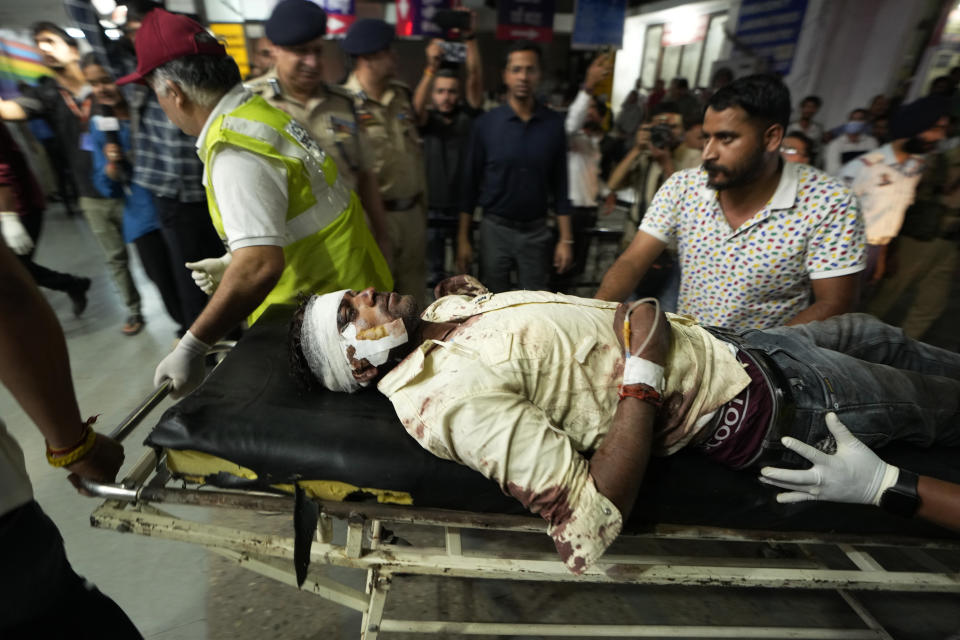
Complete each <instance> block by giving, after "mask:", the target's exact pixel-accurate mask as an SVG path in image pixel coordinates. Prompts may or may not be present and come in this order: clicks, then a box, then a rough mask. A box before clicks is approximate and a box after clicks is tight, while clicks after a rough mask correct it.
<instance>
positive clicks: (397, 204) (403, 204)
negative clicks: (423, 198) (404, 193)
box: [383, 193, 420, 211]
mask: <svg viewBox="0 0 960 640" xmlns="http://www.w3.org/2000/svg"><path fill="white" fill-rule="evenodd" d="M418 202H420V194H419V193H418V194H417V195H415V196H412V197H410V198H397V199H396V200H384V201H383V206H384V208H385V209H386V210H387V211H409V210H410V209H413V208H414V207H415V206H417V203H418Z"/></svg>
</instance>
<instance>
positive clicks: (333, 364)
mask: <svg viewBox="0 0 960 640" xmlns="http://www.w3.org/2000/svg"><path fill="white" fill-rule="evenodd" d="M347 291H348V290H347V289H344V290H343V291H335V292H333V293H327V294H324V295H319V296H313V297H312V298H310V301H309V302H307V307H306V309H305V310H304V312H303V328H302V329H301V330H300V348H301V349H302V350H303V356H304V357H305V358H306V359H307V365H308V366H309V367H310V371H312V372H313V375H315V376H317V378H318V379H319V380H320V382H321V383H322V384H323V386H324V387H326V388H327V389H330V390H331V391H346V392H349V393H353V392H354V391H356V390H357V389H359V388H360V383H359V382H357V381H356V380H355V379H354V377H353V368H352V367H351V366H350V362H349V361H348V360H347V358H346V354H344V352H343V349H342V348H341V346H340V332H339V331H337V311H339V310H340V303H341V302H342V301H343V296H344V295H345V294H346V293H347Z"/></svg>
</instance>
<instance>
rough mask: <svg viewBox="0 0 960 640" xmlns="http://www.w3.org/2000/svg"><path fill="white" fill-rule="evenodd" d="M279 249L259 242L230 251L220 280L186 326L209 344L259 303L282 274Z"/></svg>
mask: <svg viewBox="0 0 960 640" xmlns="http://www.w3.org/2000/svg"><path fill="white" fill-rule="evenodd" d="M283 267H284V259H283V249H282V248H281V247H277V246H270V245H262V246H254V247H243V248H240V249H237V250H235V251H234V252H233V259H232V260H231V261H230V266H229V267H227V270H226V271H225V272H224V273H223V280H222V281H221V282H220V285H219V286H218V287H217V290H216V291H215V292H214V294H213V297H211V298H210V301H209V302H208V303H207V306H206V307H205V308H204V310H203V313H201V314H200V317H198V318H197V319H196V321H194V323H193V326H192V327H190V333H192V334H193V335H194V336H195V337H196V338H197V339H198V340H200V341H202V342H205V343H207V344H213V343H214V342H216V341H217V340H219V339H220V338H222V337H223V336H224V335H225V334H226V333H227V332H228V331H230V330H231V329H233V328H234V327H235V326H237V325H238V324H240V322H242V321H243V319H244V318H246V317H247V316H248V315H249V314H250V313H251V312H252V311H253V310H254V309H256V308H257V307H258V306H260V304H261V303H262V302H263V300H264V298H266V297H267V294H268V293H270V291H271V290H272V289H273V287H274V286H276V284H277V281H278V280H279V279H280V275H281V274H282V273H283Z"/></svg>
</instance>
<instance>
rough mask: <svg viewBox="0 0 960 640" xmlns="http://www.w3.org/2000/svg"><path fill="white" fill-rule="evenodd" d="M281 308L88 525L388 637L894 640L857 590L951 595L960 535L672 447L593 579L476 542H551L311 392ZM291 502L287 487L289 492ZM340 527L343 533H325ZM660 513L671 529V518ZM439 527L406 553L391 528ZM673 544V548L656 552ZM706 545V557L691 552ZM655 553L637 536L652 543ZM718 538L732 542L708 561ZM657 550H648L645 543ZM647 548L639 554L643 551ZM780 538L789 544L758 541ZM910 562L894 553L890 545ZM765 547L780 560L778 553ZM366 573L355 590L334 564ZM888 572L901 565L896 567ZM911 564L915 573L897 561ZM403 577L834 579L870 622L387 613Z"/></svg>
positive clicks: (366, 403)
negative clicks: (235, 516) (218, 564)
mask: <svg viewBox="0 0 960 640" xmlns="http://www.w3.org/2000/svg"><path fill="white" fill-rule="evenodd" d="M289 313H290V310H289V309H271V310H270V311H268V313H267V315H265V316H264V317H263V318H262V319H261V320H260V321H259V322H258V323H257V324H256V325H255V326H254V328H253V329H252V330H250V331H249V332H248V333H247V334H246V335H245V336H244V337H243V339H242V340H241V341H240V342H239V344H238V345H237V346H236V348H235V349H233V350H232V351H231V352H230V353H229V354H228V355H227V357H226V358H225V359H224V361H223V362H222V363H221V364H220V365H219V366H218V367H217V368H216V369H215V370H214V371H213V373H211V375H210V376H208V378H207V380H206V381H205V382H204V384H203V385H202V386H201V387H200V388H199V389H198V390H197V391H195V392H194V393H193V394H191V395H190V396H188V397H187V398H185V399H184V400H182V401H181V402H179V403H178V404H176V405H174V406H173V407H171V408H170V409H169V410H167V411H166V412H165V413H164V415H163V417H162V418H161V420H160V421H159V423H158V424H157V426H156V427H154V429H153V431H152V432H151V434H150V436H149V437H148V438H147V441H146V444H147V448H146V452H145V453H144V455H143V456H142V457H141V458H140V460H139V461H138V462H137V464H136V465H135V466H134V468H133V469H132V470H131V472H130V473H129V475H128V476H127V477H126V478H124V479H123V481H122V482H121V483H120V484H116V485H104V484H97V483H87V488H88V490H90V491H91V493H93V494H94V495H96V496H98V497H101V498H105V500H104V502H103V503H102V504H100V505H99V506H98V507H97V508H96V510H95V511H94V512H93V514H92V516H91V522H92V524H93V526H95V527H100V528H105V529H114V530H117V531H121V532H126V533H138V534H141V535H147V536H156V537H162V538H168V539H172V540H180V541H184V542H192V543H196V544H200V545H203V546H205V547H206V548H208V549H209V550H211V551H212V552H214V553H217V554H219V555H221V556H225V557H227V558H230V559H232V560H234V561H235V562H237V563H239V564H240V565H242V566H244V567H246V568H248V569H250V570H252V571H255V572H257V573H260V574H263V575H265V576H268V577H270V578H273V579H276V580H279V581H281V582H284V583H287V584H290V585H292V586H300V587H301V588H302V589H304V590H307V591H311V592H313V593H315V594H317V595H319V596H321V597H323V598H326V599H328V600H330V601H332V602H335V603H337V604H340V605H343V606H345V607H348V608H350V609H353V610H356V611H358V612H361V613H362V622H361V629H360V637H361V638H364V639H370V640H374V639H376V638H378V637H379V636H380V634H381V633H389V632H407V633H417V634H427V633H443V634H448V635H452V634H465V635H473V634H490V635H511V636H520V635H539V636H557V637H560V636H572V637H583V636H610V637H614V636H616V637H691V638H891V636H890V634H889V633H888V632H887V631H886V630H884V629H883V627H882V626H881V624H880V623H879V622H878V621H877V619H876V618H875V617H874V616H873V615H872V614H871V613H870V611H868V610H867V608H866V607H865V606H864V605H863V603H862V602H861V601H860V600H859V599H858V598H857V596H856V595H855V593H854V592H857V591H901V592H939V593H956V594H960V573H958V567H957V561H958V560H957V559H958V558H960V553H958V552H960V539H958V537H957V536H955V535H951V534H950V533H948V532H946V531H944V530H942V529H938V528H936V527H933V526H932V525H927V524H925V523H923V522H920V521H912V520H911V521H907V520H899V519H896V518H893V517H891V516H887V515H886V514H884V513H882V512H881V511H880V510H878V509H875V508H872V507H860V506H850V505H833V504H827V503H822V504H811V503H807V504H802V505H778V504H776V502H775V501H773V500H772V495H773V492H772V491H771V490H770V489H769V488H767V487H763V486H762V485H760V484H759V483H758V482H757V481H756V479H755V475H754V474H753V473H750V472H743V473H741V472H734V471H731V470H729V469H725V468H722V467H720V466H718V465H716V464H714V463H713V462H711V461H709V460H707V459H705V458H703V457H701V456H698V455H696V454H693V453H690V454H687V453H684V452H681V453H680V454H678V455H675V456H671V457H669V458H665V459H661V460H655V461H653V464H652V465H651V468H650V470H649V472H648V475H647V478H646V480H645V483H644V489H643V490H642V494H641V496H640V498H639V499H638V502H637V506H636V508H635V510H634V514H635V517H633V518H632V519H631V521H630V522H629V523H628V524H627V526H626V527H625V533H624V534H622V536H621V538H622V540H618V541H617V543H615V545H614V546H613V547H612V548H611V549H610V551H608V553H607V554H606V555H605V556H604V557H603V558H602V559H601V561H600V562H598V563H597V565H596V566H594V567H591V568H590V569H589V570H587V571H586V572H585V573H584V574H583V575H580V576H575V575H573V574H571V573H570V572H569V571H568V570H567V569H566V568H565V567H564V565H563V564H562V563H561V562H560V560H559V558H558V556H557V555H556V553H554V552H552V550H548V549H545V550H544V551H543V552H539V551H535V552H531V551H529V550H523V551H521V550H516V549H513V548H508V547H507V546H505V545H497V544H494V545H492V546H491V545H487V546H486V547H484V548H479V549H478V548H471V545H470V544H469V541H470V539H471V535H474V534H470V533H468V532H470V531H474V532H476V531H480V532H483V533H482V534H481V535H483V536H505V537H506V538H505V539H510V540H514V539H516V534H528V535H533V536H539V539H542V540H548V539H547V537H546V536H545V533H544V532H545V524H544V522H543V521H542V520H541V519H539V518H535V517H531V516H530V515H529V514H526V515H525V513H526V512H525V511H524V510H523V508H522V507H521V505H519V503H517V502H516V501H514V499H513V498H510V497H508V496H506V495H504V494H503V493H501V492H500V491H499V488H498V487H497V486H496V485H495V484H494V483H492V482H490V481H488V480H487V479H486V478H484V477H483V476H481V475H480V474H478V473H476V472H474V471H472V470H470V469H468V468H466V467H463V466H461V465H457V464H455V463H452V462H449V461H444V460H441V459H439V458H436V457H434V456H432V455H431V454H429V453H428V452H426V451H424V450H423V449H421V448H420V446H419V445H418V444H417V443H416V442H415V441H413V439H412V438H409V436H407V434H406V433H405V432H404V430H403V428H402V427H401V426H400V424H399V421H398V420H397V419H396V417H395V415H394V414H393V411H392V408H391V407H390V405H389V403H388V402H387V401H386V400H385V399H384V398H383V397H382V396H380V395H379V394H377V393H376V391H374V390H370V391H368V392H361V393H360V394H357V395H353V396H350V395H344V394H329V393H327V394H325V393H318V394H311V395H306V394H301V393H299V392H298V391H296V390H295V389H294V386H293V384H292V380H291V379H290V378H289V376H288V374H287V371H286V368H287V358H286V345H285V335H286V320H287V318H288V317H289ZM166 391H167V390H166V387H161V388H160V389H158V390H156V391H155V392H154V393H153V394H152V395H151V396H150V397H149V398H147V399H146V400H145V401H144V402H143V403H142V404H141V406H139V407H137V409H135V410H134V411H133V412H132V413H131V414H130V415H129V416H128V417H127V418H126V419H125V420H124V421H123V423H121V425H120V426H119V427H118V428H117V429H116V430H115V431H114V433H113V434H111V435H113V436H114V437H117V438H121V439H122V438H123V437H124V436H126V435H127V434H128V433H129V432H130V431H132V429H133V428H134V427H135V426H136V425H137V424H138V423H139V422H141V421H142V420H143V419H144V418H145V416H146V415H147V414H148V413H149V412H150V411H151V410H152V409H153V408H155V407H156V406H157V405H158V404H159V403H160V401H161V400H162V399H163V397H164V396H165V395H166ZM958 453H960V451H958V450H947V451H939V452H936V453H934V452H931V451H923V450H913V449H908V448H903V449H898V450H896V451H891V450H889V449H888V450H885V452H884V455H885V457H887V458H888V459H890V460H891V461H892V462H893V463H895V464H902V465H904V466H907V467H909V468H912V469H916V470H918V471H921V472H925V473H929V474H931V475H937V476H939V477H943V478H946V479H951V480H955V481H960V471H958V469H957V468H955V467H956V464H957V463H956V460H960V457H958V455H957V454H958ZM291 494H292V495H291ZM169 504H177V505H200V506H206V507H215V508H224V509H245V510H253V511H269V512H287V513H293V514H294V527H293V531H291V534H290V535H289V536H283V537H279V536H275V535H265V534H263V533H257V532H255V531H244V530H238V529H234V528H228V527H223V526H218V525H215V524H209V523H204V522H201V521H197V520H191V519H188V518H185V517H179V516H174V515H171V514H170V513H167V512H165V511H163V510H162V507H163V506H164V505H169ZM337 520H339V521H342V522H343V523H345V527H346V537H345V540H344V541H343V542H335V539H334V535H333V530H334V528H333V525H334V522H335V521H337ZM667 523H669V524H667ZM398 524H399V525H402V526H403V527H405V528H409V527H417V528H418V529H419V528H422V529H424V530H430V531H433V532H435V536H434V539H435V542H432V543H430V544H428V545H426V546H424V545H418V546H411V545H409V544H408V543H406V542H404V541H400V540H396V539H395V537H394V536H392V535H391V534H390V533H389V532H388V530H387V527H388V526H390V527H392V526H396V525H398ZM665 541H671V544H672V541H686V542H677V543H676V544H675V545H672V546H673V547H675V548H676V549H677V551H676V552H669V553H664V552H663V551H662V549H661V547H660V546H657V545H658V544H662V543H664V542H665ZM706 541H709V543H708V545H707V546H709V550H708V551H707V553H704V552H702V551H699V550H698V549H697V547H698V546H701V545H702V544H703V543H704V542H706ZM645 545H646V547H645ZM718 545H720V546H722V547H723V549H724V554H722V555H717V553H716V548H717V546H718ZM651 547H653V548H654V549H655V551H654V552H646V551H644V548H647V549H649V548H651ZM638 548H639V549H640V552H637V550H636V549H638ZM761 548H765V549H767V550H769V549H770V548H776V549H778V550H779V553H776V554H771V553H766V554H761V553H758V550H761ZM894 555H895V556H897V557H898V558H906V559H907V560H906V564H904V563H903V562H902V561H897V562H892V563H891V562H890V561H889V559H890V558H891V557H892V556H894ZM771 556H772V557H771ZM327 565H330V566H339V567H347V568H350V569H356V570H360V571H364V572H366V588H365V590H359V589H356V588H353V587H350V586H348V585H346V584H344V583H342V582H339V581H337V580H334V579H333V578H331V577H329V576H328V575H325V571H324V567H325V566H327ZM892 565H896V569H894V568H893V566H892ZM903 566H908V567H910V568H909V569H908V570H903V569H902V567H903ZM407 576H440V577H458V578H483V579H495V580H522V581H544V582H576V583H582V584H584V585H587V584H591V583H593V584H602V583H607V584H611V583H613V584H620V585H685V586H705V587H718V586H722V587H765V588H777V589H816V590H833V591H836V592H837V593H838V594H839V595H840V596H841V597H842V598H843V599H844V600H845V601H846V603H847V604H848V605H849V606H850V607H851V609H852V610H853V611H854V612H856V614H857V615H858V616H859V617H860V619H861V620H862V621H863V623H864V627H863V628H862V629H850V628H806V627H788V626H774V627H770V626H762V627H758V626H733V625H730V626H714V625H683V626H664V625H655V624H628V625H610V624H599V623H595V621H590V620H585V621H584V622H583V623H582V624H547V623H525V624H524V623H515V622H506V621H505V622H477V621H459V620H456V621H455V620H410V619H402V618H395V617H388V616H385V605H386V602H387V597H388V595H389V593H390V590H391V589H399V588H402V587H403V585H404V581H405V579H406V577H407Z"/></svg>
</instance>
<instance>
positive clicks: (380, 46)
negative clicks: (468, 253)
mask: <svg viewBox="0 0 960 640" xmlns="http://www.w3.org/2000/svg"><path fill="white" fill-rule="evenodd" d="M393 38H394V35H393V27H392V26H390V25H389V24H387V23H386V22H384V21H383V20H376V19H373V18H364V19H361V20H357V21H356V22H354V23H353V25H351V26H350V30H349V31H348V32H347V36H346V38H344V39H343V42H342V43H341V45H340V46H341V48H342V49H343V50H344V52H346V53H347V54H348V55H349V56H350V57H351V59H352V60H353V63H354V69H353V73H351V74H350V77H349V78H347V81H346V83H344V85H343V88H344V89H346V90H347V91H349V92H350V94H351V95H352V96H353V97H354V107H355V109H356V113H357V123H358V124H359V126H360V127H361V128H362V129H363V132H364V134H366V137H367V138H368V139H369V140H370V142H371V150H372V152H373V173H374V174H375V175H376V176H377V182H378V183H379V185H380V195H381V196H383V204H384V207H385V208H386V210H387V233H388V235H389V236H390V240H391V243H392V244H393V256H392V258H391V260H390V266H391V267H392V268H393V275H394V279H395V281H396V290H397V292H399V293H409V294H412V295H413V296H414V298H415V299H416V300H417V302H419V303H421V304H423V303H424V302H425V299H426V284H427V263H426V245H427V240H426V235H427V209H426V193H425V190H426V168H425V166H424V161H423V145H422V142H421V140H420V134H419V133H418V132H417V117H416V114H415V113H414V110H413V103H412V102H411V98H412V93H411V91H410V88H409V87H407V85H405V84H403V83H402V82H398V81H397V80H395V79H394V76H395V75H396V68H397V56H396V52H395V51H394V50H393V48H392V46H391V45H392V44H393Z"/></svg>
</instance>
